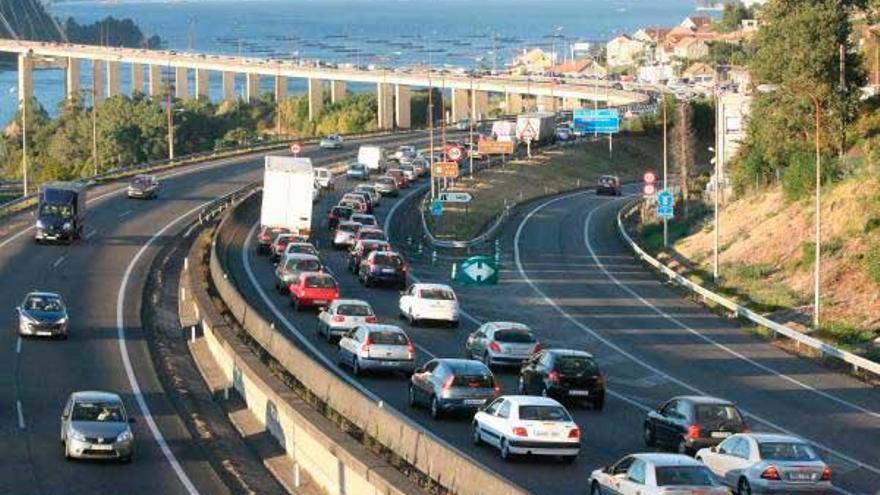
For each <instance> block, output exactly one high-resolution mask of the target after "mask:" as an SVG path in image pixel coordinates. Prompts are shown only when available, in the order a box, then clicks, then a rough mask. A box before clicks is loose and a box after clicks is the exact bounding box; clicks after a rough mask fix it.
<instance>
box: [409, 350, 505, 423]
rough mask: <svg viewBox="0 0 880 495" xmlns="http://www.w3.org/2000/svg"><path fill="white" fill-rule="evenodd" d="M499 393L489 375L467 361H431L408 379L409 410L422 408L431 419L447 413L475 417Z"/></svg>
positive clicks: (476, 363) (493, 379) (499, 388)
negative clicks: (425, 408)
mask: <svg viewBox="0 0 880 495" xmlns="http://www.w3.org/2000/svg"><path fill="white" fill-rule="evenodd" d="M500 393H501V386H500V385H499V384H498V381H497V380H496V379H495V376H494V375H493V374H492V371H491V370H490V369H489V368H487V367H486V365H484V364H483V363H481V362H479V361H472V360H470V359H433V360H431V361H428V362H427V363H425V365H424V366H421V367H419V368H418V369H416V370H415V371H414V372H413V375H412V378H410V384H409V393H408V398H409V400H408V402H409V405H410V407H416V406H425V407H427V408H428V409H429V411H430V412H431V417H432V418H434V419H439V418H440V416H441V415H443V414H444V413H447V412H453V411H464V412H470V413H471V414H473V413H474V411H476V410H477V409H479V408H480V407H482V406H483V404H485V403H486V402H488V401H491V400H492V399H494V398H495V397H498V395H499V394H500Z"/></svg>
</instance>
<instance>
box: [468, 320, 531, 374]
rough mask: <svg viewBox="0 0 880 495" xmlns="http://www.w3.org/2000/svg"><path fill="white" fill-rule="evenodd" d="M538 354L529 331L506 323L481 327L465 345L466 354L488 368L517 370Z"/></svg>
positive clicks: (490, 323) (499, 322)
mask: <svg viewBox="0 0 880 495" xmlns="http://www.w3.org/2000/svg"><path fill="white" fill-rule="evenodd" d="M539 350H541V344H539V343H538V339H537V338H536V337H535V334H534V333H532V331H531V330H530V329H529V327H527V326H525V325H523V324H522V323H511V322H506V321H493V322H489V323H485V324H483V325H482V326H481V327H480V328H478V329H477V330H476V331H475V332H474V333H472V334H470V336H469V337H468V339H467V342H465V352H466V354H467V355H468V356H470V357H472V358H473V359H480V360H482V361H483V363H485V364H486V366H489V367H491V366H493V365H508V366H510V365H512V366H520V365H522V364H523V363H524V362H526V361H527V360H528V359H529V357H530V356H531V355H532V354H534V353H535V352H538V351H539Z"/></svg>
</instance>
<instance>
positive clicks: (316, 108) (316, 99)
mask: <svg viewBox="0 0 880 495" xmlns="http://www.w3.org/2000/svg"><path fill="white" fill-rule="evenodd" d="M308 86H309V94H308V98H309V120H311V121H313V122H314V121H315V120H318V116H319V115H321V111H322V110H324V81H322V80H321V79H314V78H309V84H308Z"/></svg>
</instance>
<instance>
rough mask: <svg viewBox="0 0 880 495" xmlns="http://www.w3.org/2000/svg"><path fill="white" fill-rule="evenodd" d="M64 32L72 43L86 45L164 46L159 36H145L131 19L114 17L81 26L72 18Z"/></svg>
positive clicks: (66, 23) (67, 22) (69, 18)
mask: <svg viewBox="0 0 880 495" xmlns="http://www.w3.org/2000/svg"><path fill="white" fill-rule="evenodd" d="M64 31H65V32H66V33H67V38H68V39H69V40H70V41H71V42H72V43H82V44H86V45H105V46H124V47H128V48H140V47H142V48H159V47H160V46H161V44H162V40H161V39H160V38H159V37H158V36H151V37H146V36H144V33H143V32H142V31H141V29H140V28H139V27H138V26H137V24H135V23H134V21H132V20H131V19H116V18H115V17H113V16H108V17H105V18H104V19H101V20H100V21H95V22H93V23H92V24H79V23H77V22H76V21H75V20H74V19H73V18H72V17H68V18H67V21H66V22H65V23H64Z"/></svg>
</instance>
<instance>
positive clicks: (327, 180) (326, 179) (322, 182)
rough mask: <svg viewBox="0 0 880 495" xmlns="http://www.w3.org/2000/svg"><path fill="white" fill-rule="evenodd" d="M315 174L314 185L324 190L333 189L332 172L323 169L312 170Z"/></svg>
mask: <svg viewBox="0 0 880 495" xmlns="http://www.w3.org/2000/svg"><path fill="white" fill-rule="evenodd" d="M312 171H313V172H314V173H315V183H316V184H318V185H319V186H321V187H322V188H324V189H334V181H333V172H331V171H330V169H327V168H323V167H315V168H314V169H312Z"/></svg>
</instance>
